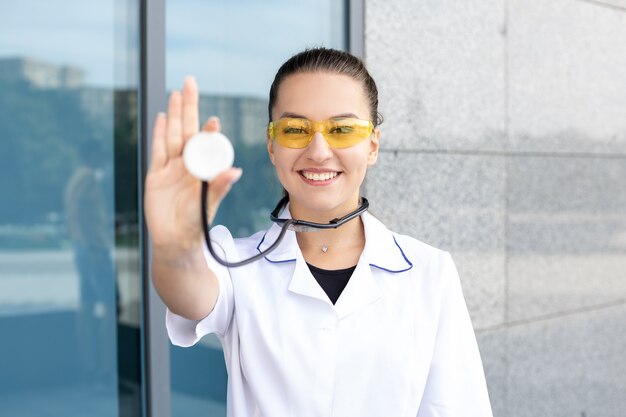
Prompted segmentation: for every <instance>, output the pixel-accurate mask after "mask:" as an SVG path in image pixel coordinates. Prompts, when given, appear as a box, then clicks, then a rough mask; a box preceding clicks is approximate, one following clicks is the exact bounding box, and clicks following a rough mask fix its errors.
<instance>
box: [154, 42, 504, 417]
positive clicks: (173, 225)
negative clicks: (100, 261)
mask: <svg viewBox="0 0 626 417" xmlns="http://www.w3.org/2000/svg"><path fill="white" fill-rule="evenodd" d="M377 107H378V94H377V90H376V85H375V83H374V81H373V79H372V78H371V77H370V75H369V73H368V72H367V70H366V69H365V67H364V66H363V64H362V62H361V61H360V60H359V59H357V58H355V57H353V56H351V55H349V54H347V53H344V52H341V51H336V50H331V49H325V48H317V49H312V50H307V51H304V52H302V53H300V54H298V55H295V56H294V57H292V58H291V59H289V60H288V61H287V62H286V63H285V64H283V66H282V67H281V69H280V70H279V71H278V73H277V75H276V78H275V80H274V83H273V84H272V87H271V90H270V101H269V118H270V121H271V123H270V128H269V129H268V137H267V150H268V154H269V157H270V159H271V161H272V163H273V164H274V166H275V167H276V173H277V176H278V178H279V180H280V182H281V184H282V185H283V187H284V189H285V191H286V193H287V194H288V196H289V205H288V207H287V208H286V209H285V210H283V214H282V216H283V217H289V216H291V217H293V218H296V219H304V220H309V221H313V222H318V223H327V222H328V221H330V220H331V219H335V218H338V217H342V216H344V215H345V214H347V213H349V212H352V211H353V210H355V209H356V208H357V207H358V206H359V204H360V195H359V188H360V186H361V184H362V182H363V179H364V177H365V173H366V170H367V167H368V166H370V165H372V164H374V163H375V162H376V159H377V157H378V149H379V137H380V131H379V130H378V128H377V127H376V126H377V125H378V123H379V119H378V112H377ZM288 119H289V120H290V122H287V120H288ZM294 119H295V120H294ZM346 119H347V120H348V121H347V122H345V123H348V124H349V127H350V128H352V127H354V128H355V129H356V128H359V126H361V127H360V128H359V129H362V132H364V133H363V134H362V135H361V137H360V138H359V140H352V141H343V140H342V139H341V137H340V136H341V135H339V134H338V132H339V133H341V132H340V130H341V129H343V123H344V122H343V121H344V120H346ZM355 119H356V120H355ZM337 121H341V123H340V124H341V126H340V127H339V128H337V123H336V122H337ZM368 121H369V122H371V125H370V124H369V123H368ZM291 122H293V123H295V124H290V123H291ZM313 122H321V123H313ZM350 123H352V124H350ZM294 126H295V127H294ZM219 129H220V127H219V121H218V120H217V119H216V118H211V119H209V120H208V121H207V123H206V124H205V125H204V127H203V130H206V131H218V130H219ZM337 129H340V130H337ZM197 130H198V92H197V87H196V85H195V82H194V80H193V79H187V80H186V81H185V85H184V88H183V92H182V94H181V93H178V92H176V91H175V92H173V93H172V95H171V98H170V102H169V109H168V114H167V116H165V115H160V116H159V117H158V119H157V121H156V125H155V129H154V132H155V133H154V143H153V155H152V165H151V167H150V171H149V172H148V176H147V179H146V195H145V207H146V220H147V223H148V227H149V230H150V235H151V238H152V242H153V265H152V272H153V281H154V284H155V286H156V288H157V290H158V292H159V294H160V295H161V297H162V298H163V300H164V301H165V303H166V304H167V306H168V313H167V319H166V322H167V327H168V331H169V335H170V338H171V340H172V342H173V343H174V344H177V345H180V346H190V345H192V344H194V343H196V342H197V341H198V340H199V339H200V338H201V337H202V336H203V335H205V334H208V333H216V334H217V336H218V337H219V339H220V341H221V343H222V346H223V348H224V356H225V360H226V366H227V368H228V374H229V381H228V404H227V408H228V415H229V416H257V415H262V416H298V417H302V416H331V415H333V416H361V417H363V416H394V417H395V416H420V417H426V416H433V417H434V416H437V417H442V416H463V417H471V416H481V417H482V416H490V415H491V409H490V405H489V399H488V395H487V390H486V384H485V380H484V374H483V370H482V364H481V360H480V355H479V352H478V348H477V345H476V339H475V336H474V332H473V329H472V326H471V323H470V319H469V315H468V313H467V308H466V306H465V301H464V299H463V295H462V292H461V286H460V282H459V278H458V274H457V272H456V269H455V267H454V264H453V262H452V260H451V258H450V255H449V254H447V253H446V252H443V251H440V250H438V249H435V248H432V247H430V246H428V245H426V244H424V243H421V242H419V241H417V240H415V239H413V238H410V237H407V236H403V235H399V234H396V233H393V232H390V231H389V230H388V229H387V228H386V227H385V226H384V225H383V224H382V223H381V222H380V221H378V220H377V219H376V218H374V217H373V216H371V215H370V214H368V213H364V214H363V215H361V216H359V217H357V218H355V219H353V220H351V221H349V222H348V223H346V224H345V225H343V226H341V227H339V228H338V229H328V230H323V231H316V232H288V233H287V235H286V237H285V239H284V240H283V242H282V243H281V244H280V246H279V247H278V248H277V249H276V250H275V251H273V252H271V253H270V254H269V255H267V256H266V257H265V258H264V259H261V260H259V261H257V262H253V263H251V264H249V265H247V266H245V267H241V268H230V269H228V268H225V267H223V266H222V265H220V264H218V263H217V262H216V261H215V260H214V259H213V258H212V256H211V255H209V254H208V253H206V252H205V249H204V247H203V243H202V242H203V239H202V228H201V225H200V213H199V209H198V206H199V205H198V204H197V200H198V198H199V195H200V183H199V181H198V180H196V179H194V178H193V177H191V176H190V175H189V174H188V173H187V172H186V171H185V168H184V166H183V163H182V160H181V154H182V148H183V144H184V143H185V141H187V140H188V139H189V138H190V137H191V136H193V135H194V134H195V133H196V132H197ZM350 137H352V139H354V138H355V136H354V135H350ZM294 138H297V140H296V139H294ZM338 138H339V139H338ZM292 139H293V140H292ZM241 174H242V171H241V170H240V169H238V168H231V169H229V170H227V171H225V172H223V173H221V174H220V175H219V176H218V177H216V178H215V179H214V180H213V181H212V183H211V185H210V189H209V202H210V208H209V217H210V218H211V219H212V218H213V217H214V215H215V212H216V210H217V207H218V203H219V202H220V201H221V200H222V198H223V197H224V196H225V195H226V193H227V192H228V190H229V189H230V187H231V185H232V184H233V183H235V182H236V181H237V180H238V179H239V178H240V176H241ZM278 232H279V227H278V226H277V225H273V226H272V227H271V228H270V229H269V230H267V231H262V232H259V233H257V234H255V235H253V236H251V237H249V238H245V239H233V238H232V236H231V235H230V233H229V232H228V230H227V229H226V228H224V227H221V226H218V227H215V228H214V229H213V230H212V231H211V236H212V240H213V241H214V242H215V245H216V246H217V247H218V251H219V253H220V255H222V256H223V257H224V258H226V259H227V260H229V261H236V260H239V259H244V258H248V257H250V256H253V255H255V254H257V253H259V251H262V250H264V249H265V248H267V247H268V246H269V245H270V244H271V243H272V242H273V241H274V239H275V238H276V236H277V235H278Z"/></svg>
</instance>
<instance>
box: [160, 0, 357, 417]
mask: <svg viewBox="0 0 626 417" xmlns="http://www.w3.org/2000/svg"><path fill="white" fill-rule="evenodd" d="M344 8H345V5H344V2H342V1H332V0H325V1H317V0H306V1H300V2H298V3H297V13H296V14H297V15H298V16H306V18H305V19H299V18H294V16H295V15H294V3H293V2H288V1H286V0H275V1H271V2H252V1H245V0H240V1H235V2H227V3H225V2H220V1H216V0H210V1H205V2H203V3H201V4H199V3H197V2H193V1H190V0H182V1H178V0H177V1H175V2H174V1H170V2H168V3H167V31H166V42H167V50H166V67H167V86H168V89H170V90H171V89H174V88H176V89H178V88H181V86H182V81H183V79H184V77H185V76H186V75H188V74H193V75H195V76H196V78H197V80H198V85H199V88H200V117H201V120H205V119H206V118H208V117H209V116H212V115H217V116H218V117H219V118H220V120H221V123H222V130H223V132H224V134H225V135H226V136H227V137H228V138H229V139H230V140H231V141H232V143H233V145H234V147H235V163H234V165H235V166H237V167H242V168H243V172H244V173H243V177H242V178H241V180H240V181H238V182H237V184H236V186H234V187H233V189H232V190H231V192H230V193H229V194H228V196H227V197H226V198H225V200H224V201H223V203H222V205H221V208H220V211H219V212H218V214H217V217H216V219H215V221H214V223H215V224H224V225H226V226H227V227H228V228H229V229H230V230H231V232H232V233H233V235H235V236H248V235H250V234H252V233H254V232H255V231H258V230H260V229H262V228H265V227H267V226H268V224H269V213H270V212H271V211H272V209H273V208H274V206H275V205H276V202H277V201H278V199H279V198H280V196H281V188H280V185H279V183H278V181H277V180H276V175H275V173H274V169H273V166H272V165H271V163H270V161H269V158H268V156H267V149H266V139H265V131H266V128H267V123H268V114H267V104H268V101H267V97H268V93H269V87H270V84H271V82H272V80H273V77H274V74H275V72H276V70H277V69H278V67H279V65H280V64H281V63H282V62H284V61H285V60H286V59H287V58H288V57H289V56H291V55H293V54H294V53H296V52H299V51H300V50H302V49H304V48H306V47H312V46H327V47H334V48H338V49H345V35H344V33H345V27H344V13H343V11H344ZM207 19H210V21H211V24H210V25H207V24H206V21H207ZM170 353H171V375H172V415H175V416H196V415H207V416H220V415H225V414H226V411H225V410H226V405H225V403H226V369H225V366H224V357H223V353H222V349H221V346H220V343H219V341H218V340H217V338H215V337H214V336H212V335H211V336H208V337H205V338H204V339H203V340H201V341H200V343H199V344H198V345H197V346H195V347H193V348H186V349H181V348H177V347H174V346H172V348H171V350H170Z"/></svg>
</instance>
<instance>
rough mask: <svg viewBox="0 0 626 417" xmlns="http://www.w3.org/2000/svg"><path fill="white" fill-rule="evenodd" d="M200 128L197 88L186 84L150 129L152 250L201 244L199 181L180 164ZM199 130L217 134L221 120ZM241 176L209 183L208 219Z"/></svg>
mask: <svg viewBox="0 0 626 417" xmlns="http://www.w3.org/2000/svg"><path fill="white" fill-rule="evenodd" d="M198 125H199V124H198V90H197V86H196V85H195V82H194V81H193V80H186V81H185V86H184V88H183V93H182V95H181V94H180V93H179V92H177V91H174V92H173V93H172V95H171V97H170V102H169V105H168V114H167V118H166V117H165V116H164V115H159V117H158V118H157V121H156V123H155V126H154V134H153V143H152V161H151V165H150V169H149V171H148V174H147V176H146V182H145V199H144V209H145V214H146V223H147V225H148V230H149V232H150V237H151V239H152V243H153V244H154V245H155V246H159V247H170V248H176V249H178V250H191V249H193V248H195V247H197V246H199V245H200V244H201V236H202V228H201V221H200V181H199V180H198V179H196V178H194V177H193V176H191V175H190V174H189V173H188V172H187V169H186V168H185V166H184V164H183V160H182V150H183V146H184V144H185V143H186V142H187V141H188V140H189V138H191V136H193V135H194V134H196V133H197V132H198ZM203 130H206V131H218V130H219V121H217V119H209V121H208V122H207V123H206V124H205V125H204V127H203ZM240 175H241V172H240V170H237V169H234V168H231V169H230V170H227V171H224V172H223V173H221V174H220V175H218V176H217V177H216V178H215V179H214V180H213V181H212V186H211V192H210V196H209V200H210V201H211V202H214V204H212V205H211V206H210V207H209V219H212V218H213V216H214V214H215V211H216V210H217V205H218V203H219V201H221V199H222V198H223V197H224V195H225V194H226V193H227V192H228V190H229V189H230V184H231V183H232V182H234V181H236V179H237V178H238V176H240Z"/></svg>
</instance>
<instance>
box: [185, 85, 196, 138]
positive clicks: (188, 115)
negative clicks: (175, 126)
mask: <svg viewBox="0 0 626 417" xmlns="http://www.w3.org/2000/svg"><path fill="white" fill-rule="evenodd" d="M199 119H200V117H199V116H198V84H197V83H196V79H195V78H194V77H187V78H185V85H184V86H183V141H184V142H186V141H188V140H189V138H191V137H192V136H193V135H195V134H196V133H198V128H199V124H200V122H199Z"/></svg>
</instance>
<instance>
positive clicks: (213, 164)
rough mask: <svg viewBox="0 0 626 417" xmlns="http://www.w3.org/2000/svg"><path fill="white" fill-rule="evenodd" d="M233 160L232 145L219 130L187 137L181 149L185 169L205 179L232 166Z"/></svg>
mask: <svg viewBox="0 0 626 417" xmlns="http://www.w3.org/2000/svg"><path fill="white" fill-rule="evenodd" d="M234 160H235V151H234V150H233V145H231V144H230V141H229V140H228V138H227V137H226V136H224V135H223V134H221V133H219V132H200V133H198V134H197V135H195V136H193V137H192V138H191V139H189V141H188V142H187V144H186V145H185V149H184V150H183V162H184V163H185V167H187V171H189V173H190V174H191V175H193V176H194V177H197V178H199V179H201V180H205V181H211V180H213V178H215V177H216V176H217V174H219V173H220V172H223V171H226V170H227V169H228V168H230V167H232V166H233V161H234Z"/></svg>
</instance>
